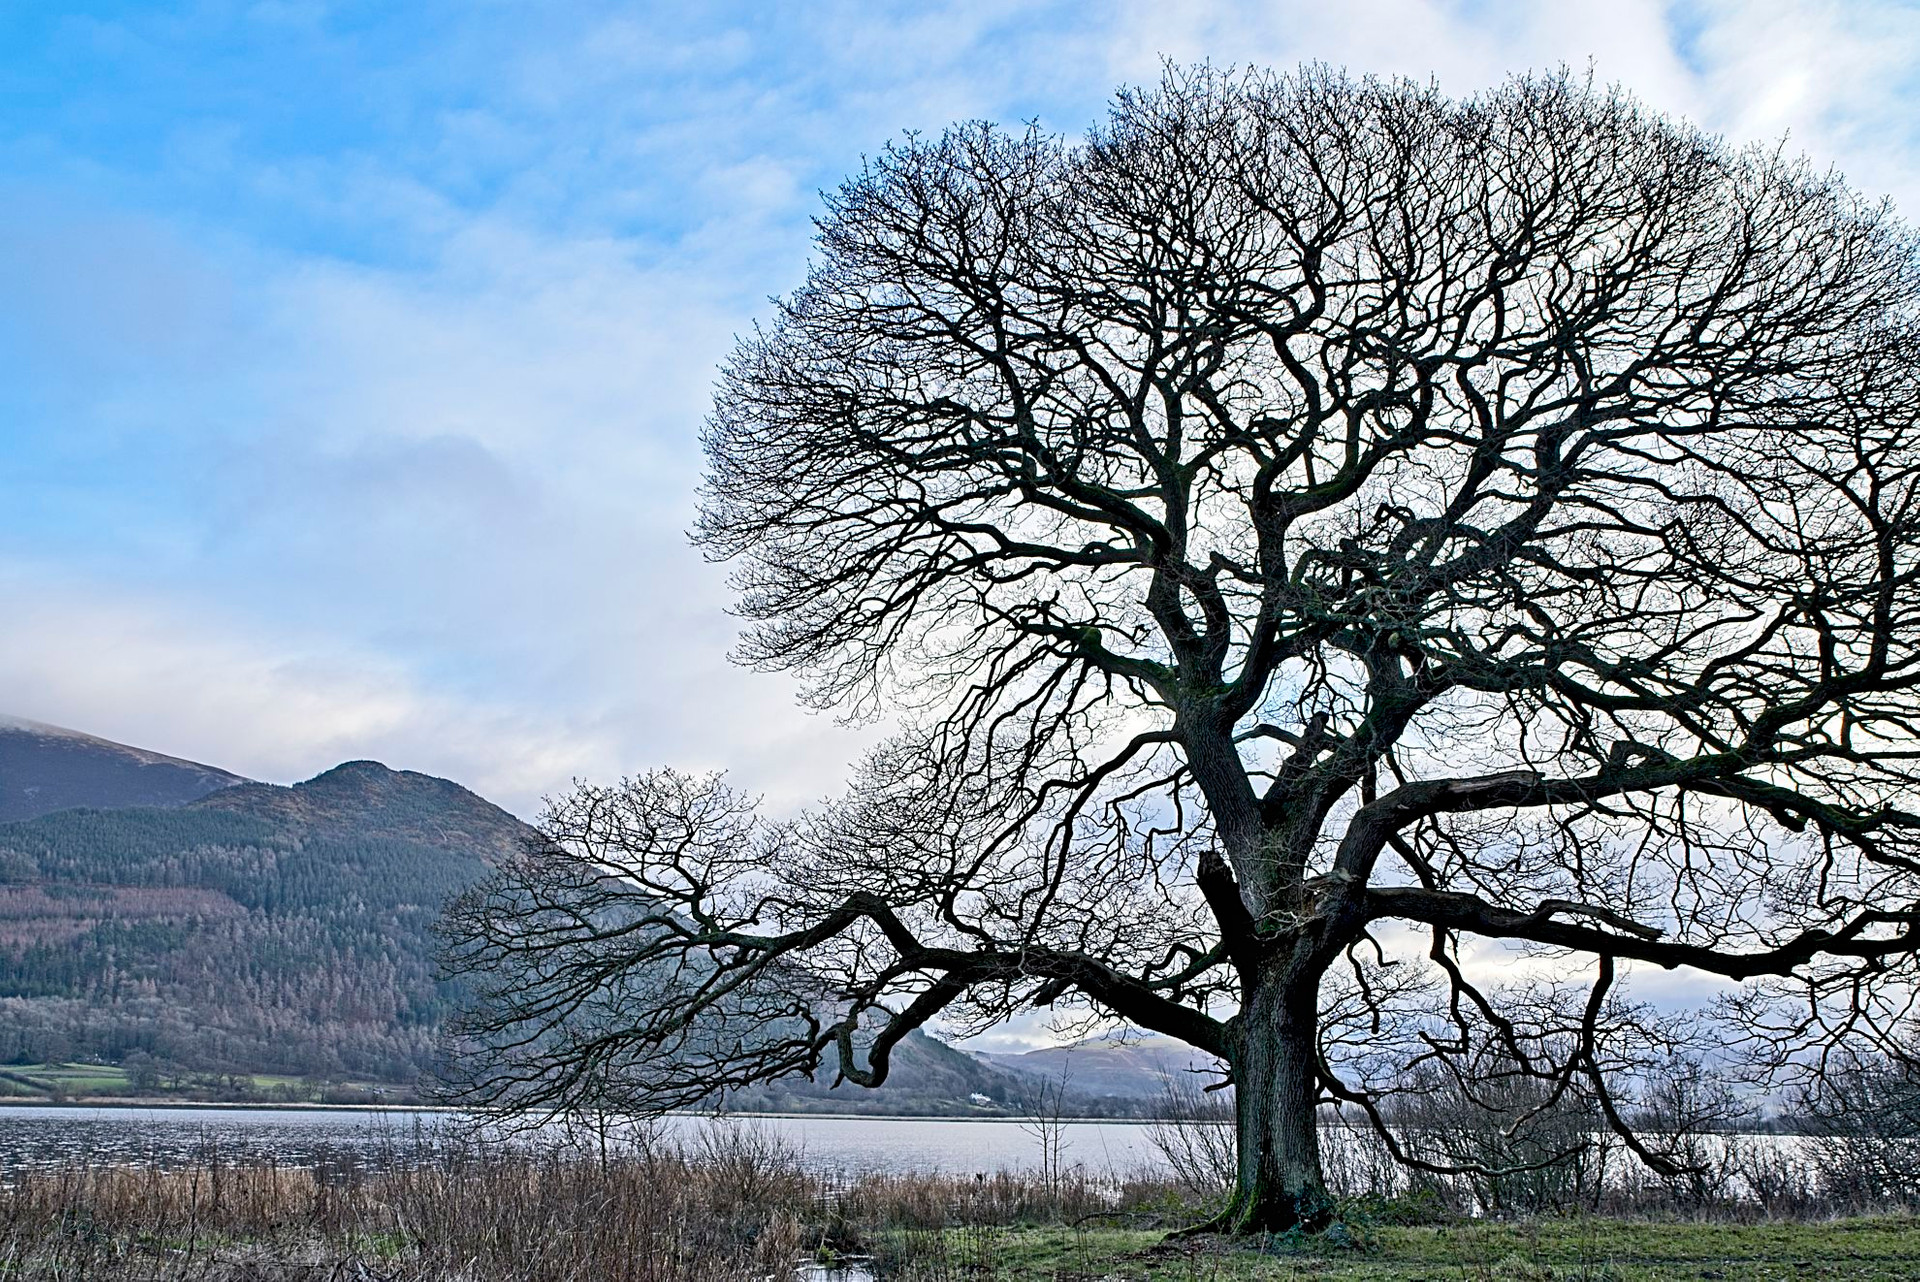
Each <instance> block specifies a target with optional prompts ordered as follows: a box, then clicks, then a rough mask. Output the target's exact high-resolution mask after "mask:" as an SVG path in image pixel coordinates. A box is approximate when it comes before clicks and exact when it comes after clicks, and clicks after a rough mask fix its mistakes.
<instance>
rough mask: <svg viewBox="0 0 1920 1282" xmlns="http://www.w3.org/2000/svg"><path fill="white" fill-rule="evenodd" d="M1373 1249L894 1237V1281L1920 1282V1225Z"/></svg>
mask: <svg viewBox="0 0 1920 1282" xmlns="http://www.w3.org/2000/svg"><path fill="white" fill-rule="evenodd" d="M1363 1237H1364V1238H1365V1239H1367V1240H1366V1241H1365V1242H1364V1244H1363V1245H1361V1246H1359V1247H1355V1248H1348V1249H1330V1248H1328V1247H1327V1246H1325V1245H1324V1244H1321V1243H1316V1242H1313V1241H1311V1240H1309V1241H1308V1242H1304V1243H1296V1242H1287V1241H1284V1240H1276V1241H1270V1242H1268V1243H1266V1244H1264V1249H1261V1250H1255V1249H1249V1248H1246V1247H1240V1246H1234V1245H1229V1244H1225V1243H1222V1242H1219V1241H1217V1240H1208V1239H1201V1240H1196V1241H1181V1240H1167V1238H1166V1235H1165V1234H1163V1233H1159V1232H1144V1231H1137V1230H1134V1231H1129V1230H1115V1229H1088V1230H1073V1229H1064V1228H999V1229H958V1230H955V1229H948V1230H942V1231H940V1232H937V1233H934V1232H928V1233H904V1234H898V1235H895V1236H894V1237H893V1238H892V1239H890V1240H889V1241H888V1242H887V1243H885V1244H884V1245H883V1246H882V1248H881V1253H880V1264H881V1266H882V1270H883V1271H882V1276H883V1277H884V1276H897V1277H900V1278H902V1279H924V1280H925V1282H947V1280H948V1279H955V1280H957V1279H961V1278H970V1279H993V1280H995V1282H1069V1280H1074V1282H1080V1280H1086V1282H1092V1280H1094V1279H1099V1280H1100V1282H1255V1280H1259V1282H1267V1280H1269V1279H1309V1278H1311V1279H1320V1280H1322V1282H1414V1280H1415V1279H1432V1280H1435V1282H1438V1280H1439V1279H1456V1280H1459V1282H1477V1280H1480V1279H1486V1280H1488V1282H1492V1280H1495V1279H1498V1280H1500V1282H1507V1280H1513V1282H1545V1280H1546V1279H1558V1280H1562V1282H1656V1280H1658V1282H1668V1280H1669V1279H1696V1278H1698V1279H1724V1280H1725V1282H1784V1280H1786V1279H1804V1278H1846V1279H1850V1280H1854V1282H1895V1280H1898V1282H1912V1280H1913V1279H1920V1220H1914V1219H1911V1218H1906V1217H1882V1218H1873V1219H1853V1220H1837V1221H1832V1222H1827V1223H1814V1224H1747V1225H1733V1224H1686V1223H1649V1222H1637V1221H1622V1220H1607V1219H1572V1220H1554V1221H1539V1222H1530V1223H1519V1224H1487V1223H1469V1224H1461V1225H1453V1226H1447V1227H1435V1228H1386V1229H1381V1230H1378V1231H1377V1232H1375V1233H1368V1234H1363Z"/></svg>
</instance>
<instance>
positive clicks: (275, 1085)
mask: <svg viewBox="0 0 1920 1282" xmlns="http://www.w3.org/2000/svg"><path fill="white" fill-rule="evenodd" d="M328 1089H331V1090H334V1091H341V1090H344V1091H350V1092H358V1093H361V1094H364V1095H367V1096H378V1095H380V1094H384V1093H391V1092H393V1091H394V1090H395V1089H396V1088H392V1087H382V1086H380V1085H379V1084H378V1083H372V1082H337V1083H331V1084H329V1088H328ZM320 1097H321V1092H320V1090H319V1089H317V1088H316V1087H315V1085H314V1083H312V1082H310V1081H308V1080H305V1079H303V1078H299V1077H291V1076H280V1075H275V1074H267V1073H255V1074H238V1075H232V1076H228V1077H222V1078H213V1077H206V1076H202V1077H196V1078H193V1079H189V1080H187V1081H184V1082H182V1083H180V1085H179V1086H177V1087H173V1088H163V1089H159V1090H145V1091H143V1090H140V1089H138V1088H136V1087H135V1086H134V1084H133V1082H132V1080H131V1079H130V1078H129V1077H128V1075H127V1073H126V1072H125V1071H124V1070H122V1069H120V1068H117V1067H115V1066H114V1065H111V1064H7V1065H0V1099H14V1100H52V1099H67V1100H73V1101H80V1102H84V1101H86V1100H90V1099H135V1098H145V1099H182V1100H220V1101H235V1102H240V1101H256V1100H274V1101H292V1102H298V1101H303V1100H314V1099H318V1098H320Z"/></svg>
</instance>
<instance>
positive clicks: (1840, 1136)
mask: <svg viewBox="0 0 1920 1282" xmlns="http://www.w3.org/2000/svg"><path fill="white" fill-rule="evenodd" d="M1799 1103H1800V1107H1801V1110H1802V1113H1803V1115H1804V1116H1803V1121H1802V1129H1803V1130H1805V1131H1806V1132H1807V1136H1806V1140H1805V1143H1806V1147H1807V1149H1808V1151H1809V1153H1810V1154H1811V1155H1812V1156H1813V1158H1814V1165H1815V1167H1816V1168H1817V1169H1818V1171H1819V1172H1820V1190H1821V1192H1822V1194H1823V1195H1824V1196H1825V1197H1826V1198H1827V1199H1828V1200H1829V1201H1831V1202H1834V1203H1836V1204H1838V1205H1840V1206H1843V1207H1845V1208H1847V1209H1850V1210H1864V1209H1869V1208H1876V1207H1886V1206H1905V1207H1912V1206H1915V1205H1920V1065H1916V1064H1915V1063H1914V1062H1913V1061H1911V1060H1894V1059H1891V1058H1888V1059H1879V1060H1869V1059H1866V1058H1864V1057H1856V1058H1854V1059H1852V1060H1851V1061H1850V1062H1849V1063H1847V1064H1846V1065H1845V1066H1844V1067H1842V1068H1839V1069H1829V1070H1828V1071H1827V1072H1826V1073H1825V1074H1824V1075H1823V1076H1822V1077H1821V1078H1820V1079H1819V1080H1817V1081H1816V1082H1815V1083H1813V1084H1812V1085H1811V1086H1809V1087H1808V1088H1807V1089H1805V1090H1804V1091H1802V1093H1801V1095H1800V1100H1799Z"/></svg>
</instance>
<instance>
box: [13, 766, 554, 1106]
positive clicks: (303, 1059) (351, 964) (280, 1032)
mask: <svg viewBox="0 0 1920 1282" xmlns="http://www.w3.org/2000/svg"><path fill="white" fill-rule="evenodd" d="M531 832H532V830H531V829H530V828H528V827H527V826H526V825H525V824H522V823H521V822H520V821H519V820H517V819H515V818H513V816H511V815H509V814H507V812H505V811H504V810H501V809H500V808H499V807H497V806H494V805H493V804H491V803H490V802H487V801H485V800H483V799H482V798H480V797H478V796H475V795H474V794H473V793H471V792H469V791H467V790H466V789H464V788H461V787H460V786H459V785H457V784H453V783H449V782H448V781H446V780H444V779H436V778H433V777H432V776H430V775H422V774H415V773H411V772H406V771H395V770H389V769H387V768H386V767H385V766H382V765H379V764H377V763H374V762H366V761H356V762H349V763H347V764H345V765H342V766H337V767H335V768H334V769H332V770H329V771H327V772H326V773H325V774H322V775H319V776H317V777H316V778H313V779H310V780H307V781H306V782H305V783H300V784H295V785H294V786H292V787H290V788H283V787H277V786H274V785H270V784H259V783H244V782H243V783H238V784H234V785H231V786H228V787H223V788H221V789H220V790H218V791H216V792H211V793H208V794H206V795H204V796H202V797H200V798H198V799H196V800H193V801H189V802H187V803H186V804H184V805H178V806H175V807H172V808H168V809H162V808H158V807H152V806H135V807H128V808H122V809H100V808H85V809H72V810H63V811H58V812H55V813H52V814H46V815H41V816H39V817H37V818H34V819H30V820H26V821H23V822H16V823H11V824H4V825H0V1062H12V1063H50V1062H64V1061H70V1060H98V1061H104V1062H107V1063H116V1064H117V1063H123V1062H125V1061H126V1059H127V1057H128V1056H130V1055H133V1054H135V1053H136V1052H137V1053H139V1054H140V1055H141V1056H143V1057H146V1058H147V1059H148V1060H150V1061H152V1062H155V1063H158V1064H161V1065H165V1066H167V1067H168V1068H169V1069H170V1070H171V1071H172V1072H173V1073H174V1075H175V1076H206V1075H228V1076H252V1075H255V1074H278V1075H285V1076H289V1077H318V1078H354V1079H360V1080H368V1079H370V1080H374V1081H381V1082H390V1083H406V1082H411V1081H413V1080H414V1079H416V1078H417V1077H418V1076H419V1074H420V1073H421V1071H422V1070H423V1069H425V1068H427V1067H428V1066H429V1065H430V1063H431V1061H432V1057H433V1054H434V1050H435V1046H436V1043H437V1038H438V1031H439V1026H440V1023H441V1021H442V1020H443V1019H444V1018H445V1017H446V1015H447V1014H448V1013H449V1012H450V1011H451V1009H452V1007H453V1005H454V1003H455V1002H456V1001H457V1000H458V998H459V992H458V987H457V985H455V984H451V983H448V982H446V981H441V980H437V979H436V978H435V964H434V959H433V940H432V935H431V928H432V925H433V923H434V921H435V920H436V918H437V917H438V915H439V911H440V907H441V905H442V904H443V903H444V902H445V901H446V899H447V898H448V897H450V896H451V895H453V894H455V893H457V892H458V891H460V890H462V889H464V888H465V887H467V886H469V885H471V884H472V883H473V882H474V881H476V880H478V879H479V878H480V877H481V876H483V875H484V874H485V872H486V868H487V865H488V863H489V862H490V861H493V860H496V859H498V858H500V857H501V856H502V855H504V854H506V853H507V852H509V851H510V850H511V849H512V848H513V847H514V846H515V844H516V843H518V842H519V841H521V840H523V839H524V838H526V837H527V836H528V835H530V834H531Z"/></svg>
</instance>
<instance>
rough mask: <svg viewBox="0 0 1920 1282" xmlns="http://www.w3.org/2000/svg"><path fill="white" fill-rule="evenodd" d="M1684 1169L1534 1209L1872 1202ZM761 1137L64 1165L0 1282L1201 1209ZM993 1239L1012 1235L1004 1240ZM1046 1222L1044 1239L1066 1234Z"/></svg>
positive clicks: (882, 1247) (838, 1239)
mask: <svg viewBox="0 0 1920 1282" xmlns="http://www.w3.org/2000/svg"><path fill="white" fill-rule="evenodd" d="M1336 1151H1337V1152H1338V1153H1339V1156H1337V1157H1335V1158H1334V1160H1333V1161H1331V1162H1330V1169H1329V1174H1330V1175H1331V1176H1332V1177H1333V1178H1334V1181H1335V1183H1336V1185H1337V1186H1338V1188H1339V1191H1340V1192H1341V1193H1342V1194H1343V1199H1342V1206H1343V1216H1342V1223H1341V1228H1340V1231H1341V1232H1342V1233H1343V1234H1345V1235H1346V1236H1345V1237H1344V1238H1343V1243H1345V1244H1347V1245H1349V1246H1351V1247H1353V1248H1356V1249H1361V1250H1364V1249H1365V1248H1366V1247H1367V1246H1368V1244H1369V1243H1370V1242H1372V1241H1374V1240H1375V1238H1374V1234H1375V1232H1376V1231H1389V1230H1391V1229H1392V1228H1393V1227H1394V1226H1405V1225H1415V1224H1433V1223H1442V1222H1452V1221H1458V1220H1461V1219H1463V1218H1466V1217H1468V1216H1470V1215H1471V1214H1473V1213H1474V1212H1475V1211H1476V1209H1477V1208H1476V1206H1475V1205H1474V1201H1475V1194H1474V1190H1473V1188H1472V1186H1471V1185H1470V1184H1468V1183H1464V1182H1455V1183H1448V1182H1445V1181H1442V1180H1437V1179H1433V1178H1425V1177H1418V1176H1413V1177H1409V1176H1407V1175H1406V1174H1405V1173H1404V1172H1400V1171H1396V1170H1394V1169H1392V1168H1391V1167H1390V1164H1389V1163H1388V1162H1387V1159H1386V1155H1385V1154H1384V1153H1381V1152H1375V1151H1371V1150H1369V1149H1367V1148H1365V1147H1364V1146H1362V1145H1360V1144H1358V1143H1356V1142H1352V1141H1349V1142H1348V1143H1346V1144H1345V1146H1343V1147H1342V1146H1336ZM1703 1151H1704V1152H1705V1153H1706V1154H1707V1155H1708V1156H1710V1157H1711V1158H1712V1161H1711V1162H1710V1163H1708V1165H1707V1167H1706V1169H1705V1170H1704V1171H1703V1172H1702V1173H1701V1174H1700V1175H1698V1176H1695V1177H1692V1178H1691V1180H1690V1182H1687V1181H1675V1180H1672V1179H1662V1178H1659V1177H1654V1176H1651V1175H1647V1174H1644V1173H1642V1174H1636V1173H1635V1172H1636V1170H1637V1168H1635V1167H1633V1166H1631V1165H1630V1164H1623V1166H1622V1167H1621V1168H1620V1175H1619V1178H1616V1179H1614V1180H1612V1181H1609V1182H1608V1183H1607V1184H1606V1185H1605V1187H1604V1189H1603V1190H1602V1191H1600V1192H1598V1193H1596V1194H1594V1195H1593V1196H1592V1197H1590V1198H1588V1199H1587V1200H1586V1202H1585V1203H1584V1204H1581V1205H1575V1204H1562V1205H1559V1206H1552V1207H1541V1208H1534V1210H1535V1211H1536V1212H1538V1211H1562V1212H1564V1211H1581V1210H1584V1211H1590V1212H1591V1211H1597V1212H1600V1213H1602V1214H1609V1215H1620V1216H1640V1217H1643V1218H1644V1217H1647V1216H1654V1217H1667V1218H1672V1217H1674V1216H1676V1215H1678V1216H1682V1217H1686V1218H1717V1219H1732V1220H1743V1219H1744V1220H1752V1219H1756V1218H1766V1217H1771V1218H1781V1217H1792V1216H1801V1217H1805V1216H1821V1215H1827V1214H1834V1213H1840V1212H1850V1211H1858V1210H1863V1209H1887V1207H1886V1204H1885V1203H1884V1202H1881V1203H1879V1204H1875V1205H1867V1204H1863V1203H1862V1202H1861V1200H1860V1199H1858V1198H1847V1197H1844V1196H1842V1186H1843V1185H1844V1180H1841V1179H1839V1178H1838V1176H1839V1174H1842V1173H1839V1172H1836V1170H1835V1169H1834V1168H1833V1167H1832V1166H1828V1167H1824V1168H1823V1167H1819V1166H1809V1165H1808V1164H1806V1163H1794V1162H1791V1161H1789V1160H1786V1159H1785V1158H1784V1157H1782V1155H1781V1153H1780V1149H1779V1148H1778V1146H1773V1145H1768V1144H1765V1143H1763V1142H1759V1141H1754V1142H1752V1143H1751V1144H1750V1145H1747V1146H1744V1147H1743V1144H1742V1141H1741V1140H1740V1139H1739V1137H1728V1139H1727V1141H1726V1142H1725V1143H1724V1144H1717V1145H1715V1146H1710V1147H1709V1148H1708V1149H1707V1150H1703ZM802 1158H803V1155H802V1154H801V1153H800V1152H799V1151H798V1150H796V1149H794V1148H793V1147H791V1146H790V1145H788V1144H787V1143H785V1142H784V1141H782V1140H780V1139H779V1138H778V1137H777V1136H775V1135H774V1134H773V1133H772V1132H771V1131H768V1130H764V1129H760V1128H757V1127H755V1126H753V1125H751V1124H716V1125H715V1126H713V1127H712V1128H710V1129H708V1130H707V1131H705V1132H702V1133H700V1134H698V1135H696V1136H695V1137H694V1138H693V1139H691V1140H690V1141H688V1142H685V1143H682V1144H675V1145H666V1144H661V1143H658V1142H645V1141H644V1140H643V1141H642V1142H638V1143H628V1144H626V1145H624V1146H620V1147H617V1148H608V1147H606V1146H603V1145H586V1146H580V1145H574V1146H556V1147H550V1148H543V1149H535V1148H530V1147H525V1146H517V1145H509V1144H502V1143H497V1142H476V1141H475V1140H473V1139H472V1138H471V1137H466V1138H454V1137H450V1136H439V1137H422V1136H418V1135H415V1136H411V1137H407V1138H406V1139H405V1141H404V1142H402V1143H396V1144H394V1145H393V1146H392V1147H391V1151H390V1152H386V1153H375V1154H373V1155H372V1160H371V1161H370V1162H368V1163H366V1164H364V1165H362V1166H361V1167H359V1168H358V1169H347V1170H344V1171H335V1170H331V1169H329V1171H328V1172H327V1173H326V1174H325V1175H324V1176H323V1175H321V1174H317V1173H316V1172H315V1171H313V1170H310V1169H305V1168H282V1167H275V1166H272V1165H269V1164H263V1163H260V1162H257V1161H249V1162H242V1163H230V1162H226V1161H222V1160H220V1158H219V1157H218V1155H217V1154H209V1155H208V1156H207V1157H206V1159H205V1160H204V1161H203V1162H202V1163H201V1164H199V1165H197V1166H195V1167H194V1168H193V1169H188V1170H174V1171H163V1170H158V1169H151V1168H139V1167H113V1166H87V1165H73V1166H68V1167H64V1168H59V1169H51V1170H43V1171H35V1172H27V1173H16V1174H15V1175H14V1177H13V1178H12V1179H11V1181H10V1182H9V1183H8V1184H7V1185H6V1187H5V1188H4V1189H0V1278H6V1279H14V1278H46V1279H56V1278H58V1279H88V1280H90V1282H91V1280H96V1279H97V1280H98V1282H135V1280H136V1279H137V1280H140V1282H241V1280H242V1279H257V1280H258V1282H292V1280H293V1279H302V1280H306V1282H311V1280H317V1279H322V1278H326V1279H343V1280H344V1279H357V1280H358V1282H428V1280H430V1279H431V1280H432V1282H587V1280H588V1279H593V1280H594V1282H749V1280H753V1279H768V1280H774V1279H777V1280H779V1282H788V1280H789V1279H792V1278H794V1277H795V1276H796V1265H797V1262H799V1261H801V1260H805V1259H822V1258H824V1259H831V1258H834V1257H837V1256H844V1255H849V1254H861V1255H871V1256H873V1257H875V1265H876V1267H878V1268H879V1269H881V1271H882V1275H883V1276H887V1277H898V1278H927V1277H939V1278H944V1277H949V1276H952V1277H959V1276H976V1275H980V1276H984V1275H981V1274H979V1270H980V1269H981V1268H982V1267H990V1265H991V1261H992V1260H993V1258H994V1257H995V1253H996V1252H999V1251H1003V1250H1004V1249H1006V1246H1007V1243H1008V1242H1009V1241H1011V1240H1012V1238H1021V1240H1022V1241H1027V1242H1031V1241H1034V1240H1037V1239H1034V1238H1033V1237H1032V1234H1031V1232H1029V1233H1027V1234H1026V1236H1025V1237H1022V1236H1021V1230H1022V1229H1027V1230H1031V1229H1033V1228H1034V1226H1052V1227H1053V1228H1054V1229H1057V1230H1059V1231H1061V1232H1063V1233H1066V1234H1067V1235H1068V1237H1069V1238H1071V1240H1072V1241H1080V1240H1081V1238H1080V1237H1079V1236H1076V1235H1081V1234H1083V1233H1084V1232H1085V1231H1087V1230H1090V1229H1113V1228H1128V1229H1161V1228H1170V1227H1175V1226H1178V1225H1181V1224H1185V1223H1191V1222H1193V1221H1195V1220H1197V1219H1199V1218H1201V1217H1202V1216H1204V1215H1205V1213H1206V1212H1207V1211H1208V1209H1209V1208H1210V1206H1212V1205H1216V1204H1217V1199H1218V1197H1219V1196H1220V1193H1221V1189H1220V1186H1219V1184H1218V1182H1217V1180H1215V1179H1214V1178H1213V1177H1210V1176H1209V1175H1208V1174H1207V1173H1206V1170H1205V1169H1204V1167H1202V1166H1197V1165H1196V1166H1193V1167H1192V1168H1190V1169H1188V1170H1186V1171H1182V1172H1176V1173H1172V1174H1168V1175H1164V1176H1158V1177H1152V1178H1147V1177H1140V1178H1133V1179H1121V1178H1114V1177H1094V1176H1092V1175H1089V1174H1088V1173H1085V1172H1067V1173H1064V1174H1055V1175H1054V1176H1053V1177H1052V1178H1047V1177H1043V1176H1041V1175H1037V1174H1017V1173H1007V1172H1001V1173H996V1174H992V1175H977V1176H959V1177H955V1176H935V1175H888V1174H872V1175H866V1176H863V1177H860V1178H857V1179H852V1180H842V1179H835V1178H832V1177H829V1176H825V1175H822V1174H820V1173H817V1172H814V1171H811V1170H809V1169H808V1168H807V1166H806V1165H805V1163H804V1162H803V1160H802ZM1009 1235H1011V1237H1010V1236H1009ZM1066 1240H1067V1239H1066V1238H1063V1241H1066Z"/></svg>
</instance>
